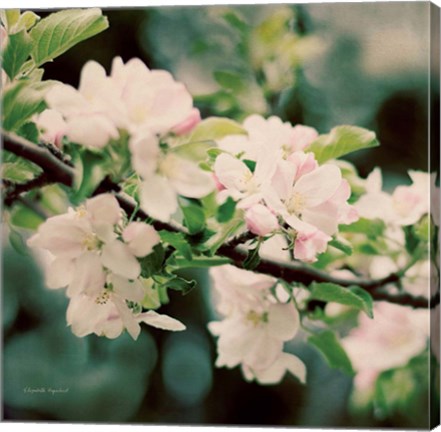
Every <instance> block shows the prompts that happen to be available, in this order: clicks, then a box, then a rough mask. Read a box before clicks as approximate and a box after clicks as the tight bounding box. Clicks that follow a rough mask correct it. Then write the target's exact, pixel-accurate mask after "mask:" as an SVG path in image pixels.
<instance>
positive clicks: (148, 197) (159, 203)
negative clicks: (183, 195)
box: [140, 175, 178, 222]
mask: <svg viewBox="0 0 441 432" xmlns="http://www.w3.org/2000/svg"><path fill="white" fill-rule="evenodd" d="M140 197H141V208H142V209H143V210H144V211H145V212H147V214H148V215H149V216H151V217H152V218H153V219H158V220H160V221H161V222H168V221H169V220H170V218H171V216H172V214H173V213H174V212H175V211H176V210H177V209H178V197H177V195H176V192H175V190H174V189H173V188H172V186H171V185H170V183H169V181H168V180H167V179H166V178H165V177H162V176H159V175H154V176H151V177H148V178H146V179H145V181H144V182H143V183H142V184H141V190H140Z"/></svg>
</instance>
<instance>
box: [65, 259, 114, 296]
mask: <svg viewBox="0 0 441 432" xmlns="http://www.w3.org/2000/svg"><path fill="white" fill-rule="evenodd" d="M105 282H106V275H105V273H104V269H103V266H102V265H101V259H100V257H99V255H98V254H96V253H93V252H85V253H84V254H83V255H81V256H80V257H79V258H77V259H76V261H75V271H74V276H73V279H72V281H71V283H70V284H69V287H68V289H67V295H68V296H69V297H72V296H75V295H78V294H80V293H85V294H87V295H89V296H92V297H96V296H97V295H99V293H100V292H101V291H102V290H103V288H104V284H105Z"/></svg>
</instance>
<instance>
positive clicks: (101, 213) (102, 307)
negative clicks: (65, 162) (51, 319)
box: [28, 194, 184, 339]
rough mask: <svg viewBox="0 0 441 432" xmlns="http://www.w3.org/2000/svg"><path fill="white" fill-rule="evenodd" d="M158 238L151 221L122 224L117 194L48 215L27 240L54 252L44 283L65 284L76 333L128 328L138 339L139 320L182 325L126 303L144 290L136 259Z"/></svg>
mask: <svg viewBox="0 0 441 432" xmlns="http://www.w3.org/2000/svg"><path fill="white" fill-rule="evenodd" d="M159 241H160V238H159V235H158V233H157V232H156V230H155V229H154V228H153V227H152V226H150V225H147V224H145V223H141V222H130V223H128V224H127V225H125V226H124V218H123V212H122V210H121V208H120V207H119V204H118V201H117V200H116V198H115V197H114V196H113V195H110V194H102V195H98V196H96V197H94V198H91V199H89V200H87V201H86V203H85V205H84V206H82V207H80V208H79V209H77V210H76V211H75V210H73V209H69V211H68V212H67V213H66V214H62V215H59V216H54V217H52V218H49V219H48V220H47V221H46V222H44V223H43V224H42V225H40V227H39V229H38V231H37V233H36V234H35V235H34V236H32V237H31V238H30V239H29V240H28V244H29V246H31V247H35V248H41V249H44V250H46V251H48V252H49V253H50V254H51V255H52V256H53V259H52V262H51V263H50V264H49V266H48V268H47V269H46V283H47V285H48V287H49V288H62V287H66V286H67V287H68V288H67V291H66V294H67V295H68V297H69V298H70V303H69V307H68V310H67V321H68V324H69V325H71V326H72V331H73V332H74V334H76V335H77V336H80V337H81V336H85V335H87V334H90V333H96V334H98V335H104V336H107V337H111V338H112V337H117V336H119V334H121V332H122V331H123V329H127V331H128V332H129V333H130V335H131V336H132V337H133V338H134V339H136V338H137V336H138V334H139V331H140V327H139V324H140V323H141V322H144V323H146V324H149V325H152V326H154V327H159V328H163V329H168V330H182V329H183V328H184V326H183V325H182V324H181V323H179V322H178V321H176V320H174V319H173V318H171V317H168V316H165V315H160V314H157V313H156V312H153V311H147V312H140V310H138V309H139V307H137V308H135V307H133V308H131V307H130V306H129V305H130V304H132V305H134V306H135V305H140V303H141V302H142V301H143V299H144V297H145V296H146V295H147V294H148V292H147V291H148V288H149V287H148V286H147V284H146V283H145V280H144V279H143V278H141V277H140V275H141V265H140V263H139V261H138V258H142V257H145V256H147V255H149V254H150V253H151V252H152V251H153V247H154V246H155V245H156V244H157V243H159Z"/></svg>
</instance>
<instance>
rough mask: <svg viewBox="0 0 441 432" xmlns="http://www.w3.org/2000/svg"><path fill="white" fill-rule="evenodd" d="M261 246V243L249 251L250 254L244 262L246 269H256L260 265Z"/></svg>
mask: <svg viewBox="0 0 441 432" xmlns="http://www.w3.org/2000/svg"><path fill="white" fill-rule="evenodd" d="M259 246H260V244H259V245H258V246H257V247H255V248H254V249H250V250H249V251H248V255H247V257H246V259H245V261H244V262H243V267H244V268H245V269H246V270H254V269H255V268H256V267H257V266H258V265H259V262H260V256H259Z"/></svg>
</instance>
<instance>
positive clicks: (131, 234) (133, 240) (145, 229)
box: [122, 222, 161, 257]
mask: <svg viewBox="0 0 441 432" xmlns="http://www.w3.org/2000/svg"><path fill="white" fill-rule="evenodd" d="M122 237H123V240H124V241H125V242H126V243H127V246H128V247H129V249H130V251H131V252H132V253H133V255H135V256H137V257H144V256H146V255H148V254H149V253H151V252H152V251H153V247H154V246H155V245H157V244H158V243H159V242H160V240H161V239H160V237H159V234H158V233H157V231H156V230H155V228H153V227H152V226H151V225H147V224H146V223H143V222H131V223H130V224H129V225H127V227H126V228H125V229H124V231H123V233H122Z"/></svg>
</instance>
